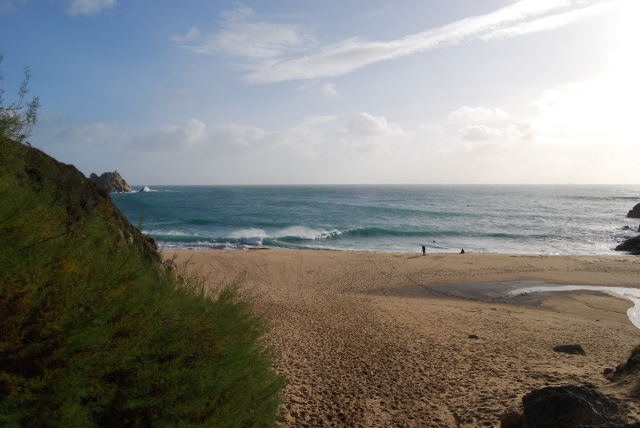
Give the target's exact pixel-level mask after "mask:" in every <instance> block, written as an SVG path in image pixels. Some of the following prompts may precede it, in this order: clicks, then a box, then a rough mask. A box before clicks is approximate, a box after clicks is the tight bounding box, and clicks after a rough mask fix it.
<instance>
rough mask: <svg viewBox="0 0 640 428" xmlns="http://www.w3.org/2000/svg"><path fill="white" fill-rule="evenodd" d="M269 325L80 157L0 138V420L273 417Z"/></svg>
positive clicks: (97, 422)
mask: <svg viewBox="0 0 640 428" xmlns="http://www.w3.org/2000/svg"><path fill="white" fill-rule="evenodd" d="M264 333H265V326H264V324H263V323H262V321H261V320H260V319H259V318H257V317H256V316H255V315H254V314H253V313H252V311H251V309H250V307H249V306H248V305H247V304H246V303H245V302H243V301H242V300H241V299H240V298H239V297H238V294H237V290H236V288H235V287H233V286H231V287H227V288H225V289H223V290H220V292H219V293H217V295H216V296H215V297H213V298H212V297H210V296H207V295H206V294H205V292H204V288H203V287H202V286H201V285H200V284H199V283H198V282H197V281H193V280H192V279H184V278H182V277H179V276H177V275H175V274H172V273H170V272H168V271H167V270H166V269H164V268H163V267H162V265H161V263H160V260H159V257H158V255H157V253H156V252H155V250H154V249H153V245H152V244H151V243H150V242H149V241H148V239H147V238H145V237H144V236H143V235H141V234H140V233H139V232H138V231H137V229H135V228H134V227H133V226H131V225H130V224H129V223H128V222H127V220H126V219H125V218H124V217H123V216H122V214H121V213H120V212H119V211H118V210H117V208H116V207H115V206H114V205H113V204H112V203H111V202H110V200H109V199H108V198H107V197H105V195H103V194H100V193H99V191H98V190H97V189H96V188H95V186H94V185H93V184H91V183H89V182H88V180H85V179H84V177H83V176H82V175H81V174H80V173H79V172H77V171H76V170H75V168H73V167H71V166H67V165H63V164H60V163H58V162H56V161H55V160H54V159H52V158H50V157H48V156H46V155H45V154H43V153H42V152H39V151H37V150H34V149H31V148H29V147H26V146H23V145H20V144H17V143H15V142H12V141H9V140H6V139H4V140H3V141H0V425H2V426H69V427H72V426H80V427H81V426H175V425H180V426H200V425H205V426H219V427H238V426H247V427H263V426H274V425H275V423H276V417H277V409H278V405H279V391H280V389H281V387H282V385H283V380H282V378H281V377H279V376H277V375H276V374H275V373H274V372H273V370H272V368H271V367H272V359H273V353H272V351H271V350H270V348H269V347H268V346H267V344H265V343H264V341H263V336H264Z"/></svg>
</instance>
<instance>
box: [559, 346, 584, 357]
mask: <svg viewBox="0 0 640 428" xmlns="http://www.w3.org/2000/svg"><path fill="white" fill-rule="evenodd" d="M553 350H554V351H555V352H564V353H565V354H571V355H587V354H586V352H584V349H582V346H580V345H557V346H554V347H553Z"/></svg>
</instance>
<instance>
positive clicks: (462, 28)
mask: <svg viewBox="0 0 640 428" xmlns="http://www.w3.org/2000/svg"><path fill="white" fill-rule="evenodd" d="M612 1H615V0H520V1H517V2H515V3H512V4H509V5H507V6H505V7H503V8H501V9H498V10H497V11H494V12H491V13H488V14H485V15H479V16H473V17H469V18H465V19H461V20H459V21H455V22H453V23H450V24H447V25H444V26H442V27H437V28H433V29H429V30H426V31H423V32H420V33H416V34H411V35H407V36H405V37H402V38H400V39H396V40H391V41H386V42H378V41H367V40H362V39H360V38H356V37H354V38H349V39H345V40H342V41H340V42H338V43H335V44H332V45H328V46H325V47H323V48H321V49H320V50H319V52H316V53H313V54H309V55H304V56H299V57H297V58H295V57H294V58H289V57H285V55H284V54H285V53H286V54H287V55H288V56H291V53H292V52H290V51H288V50H287V49H285V48H286V46H283V45H279V46H280V47H281V48H283V49H281V51H280V53H279V55H275V54H274V55H272V56H270V58H269V59H270V61H262V62H256V63H254V64H252V65H251V71H250V72H249V73H248V74H247V75H246V76H245V79H246V80H247V81H249V82H253V83H273V82H284V81H289V80H307V79H317V78H323V77H334V76H339V75H342V74H346V73H350V72H352V71H354V70H357V69H359V68H362V67H364V66H366V65H369V64H373V63H376V62H380V61H387V60H391V59H395V58H399V57H403V56H407V55H412V54H416V53H420V52H427V51H431V50H434V49H437V48H438V47H441V46H445V45H451V44H457V43H464V42H469V41H472V40H476V39H485V40H489V39H495V38H506V37H514V36H518V35H523V34H528V33H532V32H539V31H548V30H552V29H554V28H558V27H561V26H564V25H568V24H569V23H571V22H574V21H576V20H578V19H582V18H585V17H588V16H593V15H595V14H597V13H601V12H603V11H604V10H606V8H605V7H604V6H603V7H600V5H601V4H602V5H604V4H608V3H610V2H612ZM301 43H302V41H301ZM203 53H204V52H203ZM272 53H275V52H273V51H272Z"/></svg>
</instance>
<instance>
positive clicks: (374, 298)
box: [165, 250, 640, 427]
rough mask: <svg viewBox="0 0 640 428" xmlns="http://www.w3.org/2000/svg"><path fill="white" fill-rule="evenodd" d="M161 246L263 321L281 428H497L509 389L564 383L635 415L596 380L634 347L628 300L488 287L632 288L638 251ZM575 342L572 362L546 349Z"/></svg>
mask: <svg viewBox="0 0 640 428" xmlns="http://www.w3.org/2000/svg"><path fill="white" fill-rule="evenodd" d="M175 254H176V256H177V261H178V263H185V265H186V266H187V268H188V269H190V270H193V271H197V272H199V274H201V275H203V276H204V277H205V278H206V279H207V281H208V284H209V285H210V286H211V287H216V286H218V285H221V284H225V283H229V282H233V281H240V282H241V283H242V293H243V294H245V295H246V296H248V297H250V298H251V300H252V302H253V304H254V306H255V308H256V310H257V311H258V312H259V313H260V314H262V315H263V316H264V317H265V319H266V320H267V321H268V323H269V325H270V326H271V332H270V334H269V340H270V341H271V343H273V345H274V346H275V347H276V348H277V350H278V352H279V357H278V359H277V362H276V369H277V370H278V371H279V372H280V373H282V374H283V375H285V376H286V378H287V386H286V388H285V390H284V395H283V405H282V407H281V420H282V423H281V425H282V426H283V427H307V426H308V427H315V426H363V427H377V426H407V427H413V426H416V427H418V426H420V427H467V426H468V427H477V426H488V427H490V426H496V427H497V426H499V420H500V417H501V416H502V415H504V414H505V413H508V412H509V411H512V410H518V409H520V408H521V398H522V396H523V394H526V393H527V392H529V391H531V390H532V389H534V388H540V387H543V386H548V385H561V384H567V383H574V384H582V383H592V384H594V385H596V386H599V387H601V388H602V389H603V391H604V392H606V393H610V394H613V395H614V396H615V397H617V398H618V399H620V400H623V401H624V402H626V403H627V405H628V406H629V411H630V414H631V418H632V420H634V421H637V420H640V418H639V416H638V415H639V413H638V412H639V411H640V408H638V404H637V402H635V401H632V400H630V399H629V398H628V396H627V394H626V392H625V391H624V390H623V389H621V388H618V387H617V386H615V385H611V384H609V382H608V381H607V380H606V379H604V377H603V375H602V372H603V369H605V368H609V367H615V366H616V365H617V364H619V363H621V362H623V361H625V360H626V358H627V357H628V356H629V353H630V351H631V349H632V348H633V347H634V345H637V344H639V343H640V330H638V329H637V328H635V327H634V326H633V325H632V324H631V323H630V322H629V320H628V318H627V316H626V311H627V309H628V308H629V307H630V306H631V302H629V301H625V300H621V299H616V298H614V297H611V296H607V295H604V294H600V293H591V292H571V293H550V294H542V295H540V296H538V297H531V298H529V299H528V300H527V299H526V298H525V299H522V300H519V301H517V300H512V301H505V300H503V299H500V298H493V297H495V296H496V295H497V294H501V293H499V292H498V293H497V294H496V287H499V286H500V284H499V283H500V282H502V281H520V280H527V281H544V282H549V283H554V284H590V285H611V286H627V287H640V258H639V257H632V256H539V255H500V254H464V255H461V254H432V255H427V256H424V257H423V256H422V255H417V254H398V253H374V252H347V251H309V250H305V251H294V250H265V251H184V252H179V253H175ZM172 256H173V254H172V253H165V257H172ZM486 283H494V284H493V285H489V286H487V285H483V284H486ZM495 283H498V284H497V285H496V284H495ZM459 284H475V285H459ZM483 287H484V288H485V289H486V290H485V291H482V288H483ZM474 290H475V291H476V292H475V293H474ZM478 290H480V291H478ZM498 291H500V290H498ZM492 293H493V294H492ZM492 296H493V297H492ZM464 297H466V298H464ZM470 335H475V336H477V337H478V338H477V339H476V338H471V337H470ZM575 343H577V344H581V345H582V346H583V348H584V349H585V351H586V356H573V355H567V354H562V353H556V352H553V351H552V347H553V346H555V345H558V344H575Z"/></svg>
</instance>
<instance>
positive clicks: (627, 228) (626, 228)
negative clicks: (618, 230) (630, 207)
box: [622, 225, 631, 230]
mask: <svg viewBox="0 0 640 428" xmlns="http://www.w3.org/2000/svg"><path fill="white" fill-rule="evenodd" d="M629 229H631V227H630V226H628V225H625V226H622V230H629Z"/></svg>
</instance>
